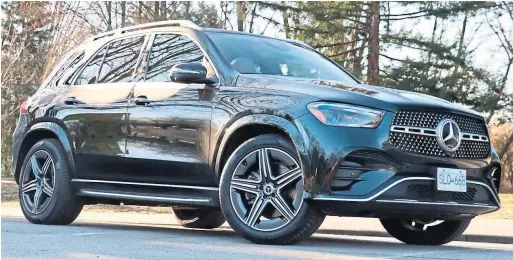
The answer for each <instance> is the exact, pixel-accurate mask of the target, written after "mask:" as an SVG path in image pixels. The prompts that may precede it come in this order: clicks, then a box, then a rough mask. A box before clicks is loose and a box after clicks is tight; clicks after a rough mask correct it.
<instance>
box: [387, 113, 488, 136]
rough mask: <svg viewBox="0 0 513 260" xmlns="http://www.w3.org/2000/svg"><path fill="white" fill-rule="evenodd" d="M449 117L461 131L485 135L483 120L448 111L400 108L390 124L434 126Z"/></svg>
mask: <svg viewBox="0 0 513 260" xmlns="http://www.w3.org/2000/svg"><path fill="white" fill-rule="evenodd" d="M445 118H451V119H453V120H454V121H456V123H457V124H458V126H459V127H460V129H461V131H462V132H465V133H472V134H478V135H487V133H488V131H487V130H486V125H485V123H484V122H483V120H480V119H477V118H473V117H468V116H462V115H455V114H449V113H440V112H430V111H413V110H401V111H398V112H397V113H395V116H394V120H393V121H392V125H400V126H414V127H423V128H433V129H434V128H436V127H437V126H438V123H440V121H441V120H442V119H445Z"/></svg>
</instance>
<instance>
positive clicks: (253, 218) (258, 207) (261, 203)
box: [244, 196, 267, 227]
mask: <svg viewBox="0 0 513 260" xmlns="http://www.w3.org/2000/svg"><path fill="white" fill-rule="evenodd" d="M266 205H267V200H263V199H262V198H261V197H260V196H258V197H257V198H256V199H255V203H253V206H252V207H251V209H250V210H249V214H248V216H247V217H246V219H245V220H244V222H245V223H246V225H248V226H250V227H253V226H254V225H255V224H256V222H257V220H259V219H260V216H261V215H262V211H263V210H264V208H265V206H266Z"/></svg>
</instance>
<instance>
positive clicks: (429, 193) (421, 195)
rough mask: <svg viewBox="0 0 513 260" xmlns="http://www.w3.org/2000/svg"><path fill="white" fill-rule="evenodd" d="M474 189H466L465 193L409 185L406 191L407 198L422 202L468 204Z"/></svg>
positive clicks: (424, 185) (428, 186)
mask: <svg viewBox="0 0 513 260" xmlns="http://www.w3.org/2000/svg"><path fill="white" fill-rule="evenodd" d="M476 193H477V189H476V188H468V189H467V192H450V191H439V190H435V189H434V188H433V186H432V185H426V184H410V185H408V188H407V190H406V194H407V198H410V199H416V200H422V201H426V200H429V201H456V202H469V201H474V197H475V196H476Z"/></svg>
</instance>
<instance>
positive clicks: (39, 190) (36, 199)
mask: <svg viewBox="0 0 513 260" xmlns="http://www.w3.org/2000/svg"><path fill="white" fill-rule="evenodd" d="M42 194H43V189H42V188H36V193H35V194H34V204H33V208H32V213H34V214H36V213H37V209H38V208H39V204H40V203H41V197H42V196H41V195H42Z"/></svg>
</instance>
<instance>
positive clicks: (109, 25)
mask: <svg viewBox="0 0 513 260" xmlns="http://www.w3.org/2000/svg"><path fill="white" fill-rule="evenodd" d="M105 9H107V10H106V11H107V31H110V30H112V2H111V1H107V2H105Z"/></svg>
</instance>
